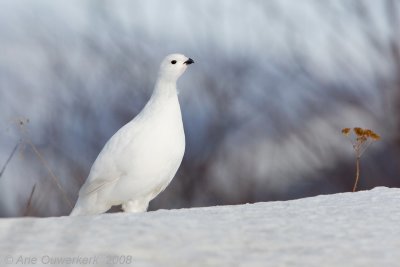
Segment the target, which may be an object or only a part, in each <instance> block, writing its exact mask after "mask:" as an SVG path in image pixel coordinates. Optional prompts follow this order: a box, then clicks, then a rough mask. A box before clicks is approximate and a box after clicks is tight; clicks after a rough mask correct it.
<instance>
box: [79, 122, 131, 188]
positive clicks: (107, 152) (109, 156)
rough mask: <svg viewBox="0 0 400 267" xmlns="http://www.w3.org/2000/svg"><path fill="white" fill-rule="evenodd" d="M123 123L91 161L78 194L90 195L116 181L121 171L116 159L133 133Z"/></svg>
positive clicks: (121, 173)
mask: <svg viewBox="0 0 400 267" xmlns="http://www.w3.org/2000/svg"><path fill="white" fill-rule="evenodd" d="M128 125H129V124H127V125H125V126H124V127H122V128H121V129H120V130H119V131H117V132H116V133H115V134H114V135H113V136H112V137H111V138H110V140H108V142H107V143H106V145H105V146H104V148H103V149H102V151H101V152H100V154H99V155H98V157H97V159H96V160H95V162H94V163H93V166H92V168H91V170H90V174H89V176H88V178H87V180H86V182H85V183H84V185H83V186H82V188H81V190H80V191H79V195H90V194H92V193H95V192H97V191H99V190H101V189H104V188H105V187H107V186H112V185H113V184H114V183H116V182H117V181H118V180H119V179H120V178H121V176H122V175H123V172H121V170H120V168H119V167H118V165H117V162H116V159H118V158H119V155H121V154H122V153H123V150H124V148H125V147H126V146H127V143H128V142H129V140H130V139H131V138H132V135H134V134H135V133H134V132H132V127H129V126H131V125H129V126H128Z"/></svg>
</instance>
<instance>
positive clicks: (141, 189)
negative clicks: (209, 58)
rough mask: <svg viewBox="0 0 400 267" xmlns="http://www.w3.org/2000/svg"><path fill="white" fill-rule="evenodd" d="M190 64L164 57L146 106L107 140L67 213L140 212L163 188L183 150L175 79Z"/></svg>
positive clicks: (176, 57) (175, 57)
mask: <svg viewBox="0 0 400 267" xmlns="http://www.w3.org/2000/svg"><path fill="white" fill-rule="evenodd" d="M173 61H176V63H174V64H173ZM191 63H193V61H192V60H191V59H189V58H187V57H185V56H184V55H180V54H172V55H169V56H167V57H166V58H165V59H164V61H163V62H162V64H161V67H160V72H159V75H158V79H157V82H156V85H155V88H154V92H153V94H152V96H151V98H150V100H149V102H148V103H147V104H146V106H145V107H144V108H143V110H142V111H141V112H140V113H139V115H137V116H136V117H135V118H134V119H133V120H132V121H130V122H129V123H128V124H126V125H125V126H123V127H122V128H121V129H120V130H118V131H117V132H116V133H115V134H114V135H113V136H112V137H111V138H110V140H108V142H107V143H106V145H105V146H104V148H103V149H102V151H101V152H100V154H99V155H98V157H97V159H96V161H95V162H94V164H93V166H92V168H91V170H90V174H89V176H88V178H87V180H86V182H85V183H84V184H83V186H82V188H81V190H80V191H79V198H78V201H77V203H76V205H75V207H74V209H73V210H72V212H71V215H85V214H98V213H103V212H106V211H107V210H108V209H110V208H111V206H113V205H120V204H122V208H123V209H124V211H126V212H143V211H146V210H147V207H148V204H149V202H150V201H151V200H152V199H153V198H155V197H156V196H157V195H158V194H159V193H160V192H161V191H163V190H164V189H165V188H166V187H167V186H168V184H169V183H170V182H171V180H172V178H173V177H174V176H175V174H176V172H177V170H178V168H179V166H180V164H181V162H182V158H183V154H184V151H185V134H184V130H183V124H182V116H181V110H180V106H179V102H178V96H177V89H176V81H177V79H178V78H179V77H180V75H182V74H183V72H184V71H185V70H186V68H187V65H189V64H191Z"/></svg>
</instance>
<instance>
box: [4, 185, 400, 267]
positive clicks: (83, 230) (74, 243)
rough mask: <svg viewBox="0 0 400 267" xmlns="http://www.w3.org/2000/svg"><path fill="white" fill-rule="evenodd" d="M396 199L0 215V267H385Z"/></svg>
mask: <svg viewBox="0 0 400 267" xmlns="http://www.w3.org/2000/svg"><path fill="white" fill-rule="evenodd" d="M399 203H400V189H394V188H393V189H389V188H383V187H380V188H376V189H373V190H371V191H362V192H357V193H343V194H335V195H324V196H317V197H312V198H305V199H299V200H292V201H284V202H269V203H256V204H247V205H238V206H220V207H210V208H193V209H181V210H169V211H167V210H159V211H155V212H148V213H133V214H128V213H116V214H101V215H94V216H81V217H61V218H43V219H35V218H20V219H2V220H0V233H1V236H0V238H1V239H0V240H1V243H0V256H1V259H0V261H1V266H51V265H52V266H307V267H310V266H324V267H329V266H353V267H356V266H360V267H361V266H362V267H365V266H368V267H374V266H376V267H378V266H379V267H381V266H385V267H395V266H399V263H400V253H399V248H400V224H399V221H400V211H399ZM24 261H25V263H23V262H24ZM29 261H30V264H28V263H27V262H29ZM33 262H35V263H33Z"/></svg>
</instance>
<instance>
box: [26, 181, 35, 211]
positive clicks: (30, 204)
mask: <svg viewBox="0 0 400 267" xmlns="http://www.w3.org/2000/svg"><path fill="white" fill-rule="evenodd" d="M35 188H36V184H35V185H34V186H33V187H32V191H31V194H30V196H29V200H28V203H27V204H26V208H25V212H24V216H27V215H28V214H29V211H30V210H31V206H32V198H33V193H35Z"/></svg>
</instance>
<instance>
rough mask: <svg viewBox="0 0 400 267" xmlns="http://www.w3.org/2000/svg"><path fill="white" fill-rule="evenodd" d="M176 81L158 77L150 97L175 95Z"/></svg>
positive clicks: (159, 97) (158, 97)
mask: <svg viewBox="0 0 400 267" xmlns="http://www.w3.org/2000/svg"><path fill="white" fill-rule="evenodd" d="M177 94H178V92H177V90H176V81H170V80H163V79H160V80H158V81H157V82H156V85H155V87H154V92H153V95H152V96H151V98H153V100H155V99H162V98H170V97H174V96H177Z"/></svg>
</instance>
